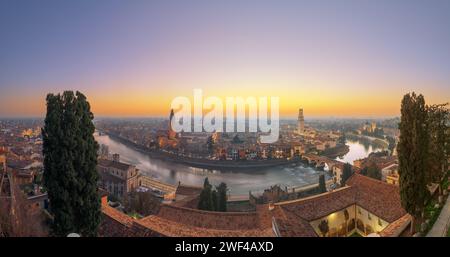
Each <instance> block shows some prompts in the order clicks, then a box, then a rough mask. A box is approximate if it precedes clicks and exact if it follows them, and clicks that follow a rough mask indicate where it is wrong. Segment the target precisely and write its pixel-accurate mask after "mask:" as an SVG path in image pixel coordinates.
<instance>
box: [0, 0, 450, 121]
mask: <svg viewBox="0 0 450 257" xmlns="http://www.w3.org/2000/svg"><path fill="white" fill-rule="evenodd" d="M175 2H177V4H174V3H165V2H155V1H152V2H151V3H149V2H145V1H142V2H141V1H137V2H135V3H134V4H131V5H129V4H125V3H122V2H121V1H108V2H103V1H98V2H96V3H91V2H89V1H82V2H81V3H78V2H77V3H76V4H75V3H69V2H64V3H60V2H54V1H44V2H39V3H26V4H23V3H21V2H20V1H19V2H17V1H14V2H9V1H4V2H2V3H1V4H0V5H1V8H0V9H1V11H0V12H1V16H0V21H1V22H0V30H1V31H2V35H3V36H2V39H3V40H2V42H1V43H0V46H1V47H0V56H2V58H0V65H1V66H2V67H3V68H2V69H1V71H0V90H1V94H0V117H16V116H18V117H42V116H43V115H44V113H45V96H46V94H47V93H50V92H51V93H58V92H62V91H64V90H70V89H73V90H80V91H82V92H83V93H85V94H86V95H87V96H88V97H89V100H90V102H91V105H92V110H93V112H94V114H96V116H98V117H148V116H157V117H167V113H168V110H169V109H170V102H171V100H172V99H173V98H175V97H177V96H180V95H181V96H191V95H192V90H193V89H194V88H197V87H201V88H203V89H204V91H205V96H218V97H220V98H224V97H226V96H243V97H247V96H254V97H259V96H279V97H280V117H285V118H295V117H296V115H297V110H298V108H299V107H302V108H304V109H305V110H307V116H309V117H330V116H332V117H356V118H366V117H393V116H398V115H399V113H400V99H401V97H402V95H403V94H404V93H405V92H411V91H420V92H421V93H423V94H424V95H425V96H426V97H427V102H428V103H444V102H447V101H448V99H450V93H449V90H448V84H449V82H450V75H449V74H450V73H449V72H448V70H446V67H449V64H450V63H449V62H450V61H449V60H450V58H449V57H450V51H448V45H450V32H449V31H448V29H447V27H446V25H445V24H448V23H450V18H449V17H448V15H447V14H448V13H449V11H450V3H449V2H448V1H434V2H433V4H428V3H424V2H421V1H395V2H389V3H388V2H384V3H380V2H378V1H377V2H376V3H375V2H369V1H344V2H341V3H336V2H334V1H323V2H322V1H319V2H320V3H314V2H309V1H301V2H296V1H285V2H284V4H280V5H277V6H274V5H272V4H270V3H269V2H265V1H262V2H259V3H258V5H257V6H256V5H255V4H254V3H252V2H251V1H243V2H239V3H233V4H225V3H219V2H216V3H210V2H204V1H193V2H189V3H183V2H178V1H175ZM18 97H20V99H21V100H20V101H19V100H18V99H19V98H18Z"/></svg>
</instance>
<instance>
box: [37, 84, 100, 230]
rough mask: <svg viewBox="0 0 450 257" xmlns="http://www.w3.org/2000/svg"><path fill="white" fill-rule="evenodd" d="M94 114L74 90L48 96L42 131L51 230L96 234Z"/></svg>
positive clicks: (98, 205) (98, 213)
mask: <svg viewBox="0 0 450 257" xmlns="http://www.w3.org/2000/svg"><path fill="white" fill-rule="evenodd" d="M92 119H93V114H92V113H91V112H90V107H89V103H88V102H87V100H86V97H85V96H84V95H82V94H81V93H79V92H77V93H76V95H75V94H74V93H73V92H72V91H65V92H64V93H63V95H59V94H58V95H53V94H49V95H48V96H47V115H46V118H45V125H44V128H43V130H42V135H43V141H44V143H43V155H44V185H45V187H46V188H47V191H48V197H49V200H50V206H51V212H52V214H53V216H54V222H53V233H54V234H55V235H58V236H65V235H67V234H68V233H71V232H76V233H80V234H81V235H83V236H95V235H96V231H97V227H98V224H99V222H100V214H101V213H100V199H99V196H98V194H97V179H98V177H97V176H98V175H97V171H96V165H97V150H98V145H97V143H96V142H95V139H94V136H93V133H94V130H95V128H94V125H93V123H92Z"/></svg>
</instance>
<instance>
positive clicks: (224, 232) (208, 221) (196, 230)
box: [99, 205, 274, 237]
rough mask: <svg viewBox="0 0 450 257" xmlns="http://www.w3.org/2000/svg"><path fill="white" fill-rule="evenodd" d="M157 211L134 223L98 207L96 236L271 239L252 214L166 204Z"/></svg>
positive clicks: (267, 228)
mask: <svg viewBox="0 0 450 257" xmlns="http://www.w3.org/2000/svg"><path fill="white" fill-rule="evenodd" d="M161 209H162V210H163V211H162V212H161V210H160V213H158V214H157V215H150V216H147V217H145V218H143V219H140V220H135V219H133V218H131V217H129V216H127V215H126V214H124V213H122V212H120V211H118V210H116V209H114V208H112V207H109V206H102V212H103V216H104V217H103V220H102V223H101V225H100V229H99V234H100V235H101V236H112V237H128V236H274V234H273V232H272V228H271V226H269V225H268V224H267V223H265V222H262V223H260V222H258V220H259V219H258V217H259V216H258V214H256V213H250V214H249V213H214V212H206V211H200V210H193V209H187V208H179V207H172V206H168V205H163V206H162V207H161ZM169 212H172V213H169ZM180 215H181V216H184V217H181V216H180ZM199 218H201V220H198V219H199ZM196 219H197V220H196ZM239 225H240V226H239ZM260 225H264V226H260Z"/></svg>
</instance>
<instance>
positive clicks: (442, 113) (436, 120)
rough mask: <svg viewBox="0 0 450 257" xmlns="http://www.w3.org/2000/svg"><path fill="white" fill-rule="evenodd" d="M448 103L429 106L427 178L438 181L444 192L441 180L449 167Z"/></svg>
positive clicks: (433, 181) (440, 190)
mask: <svg viewBox="0 0 450 257" xmlns="http://www.w3.org/2000/svg"><path fill="white" fill-rule="evenodd" d="M446 106H447V104H439V105H431V106H428V108H427V111H428V117H427V118H428V132H429V133H428V135H429V152H428V153H429V156H428V157H429V158H428V159H427V160H428V165H427V166H428V167H427V173H426V174H427V176H426V180H427V182H428V183H437V184H438V185H439V192H440V193H442V189H441V186H440V185H441V180H442V178H444V174H445V172H446V171H447V169H448V161H447V160H448V154H449V153H448V152H447V149H446V148H447V146H446V143H447V140H448V139H447V138H446V137H448V134H447V131H448V129H449V127H448V124H449V110H448V109H447V108H446Z"/></svg>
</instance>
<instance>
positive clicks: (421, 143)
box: [397, 93, 428, 233]
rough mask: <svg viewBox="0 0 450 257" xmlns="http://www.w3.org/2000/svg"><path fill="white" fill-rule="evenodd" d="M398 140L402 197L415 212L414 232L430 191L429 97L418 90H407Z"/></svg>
mask: <svg viewBox="0 0 450 257" xmlns="http://www.w3.org/2000/svg"><path fill="white" fill-rule="evenodd" d="M399 129H400V140H399V142H398V146H397V151H398V160H399V170H398V172H399V175H400V179H399V184H400V198H401V203H402V206H403V208H404V209H405V210H406V211H407V212H408V213H409V214H411V216H412V217H413V222H412V225H411V232H412V233H414V232H415V227H416V222H417V221H418V220H419V221H420V218H421V216H422V212H423V209H424V202H425V199H426V195H427V189H426V175H425V173H426V166H427V158H428V135H427V110H426V107H425V99H424V97H423V96H422V95H418V96H417V95H416V94H415V93H412V94H406V95H405V96H404V97H403V100H402V104H401V120H400V124H399Z"/></svg>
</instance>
